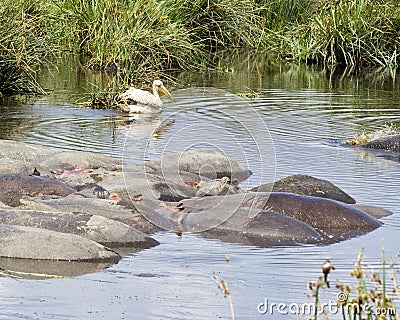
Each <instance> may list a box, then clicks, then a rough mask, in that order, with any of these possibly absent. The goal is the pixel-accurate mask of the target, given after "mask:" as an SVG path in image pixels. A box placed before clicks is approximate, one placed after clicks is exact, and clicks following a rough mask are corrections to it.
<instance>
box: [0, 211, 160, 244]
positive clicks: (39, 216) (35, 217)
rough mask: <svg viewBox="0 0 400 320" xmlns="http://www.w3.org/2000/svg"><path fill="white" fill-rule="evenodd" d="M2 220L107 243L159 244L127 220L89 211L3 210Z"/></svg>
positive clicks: (0, 218)
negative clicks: (122, 221) (77, 212)
mask: <svg viewBox="0 0 400 320" xmlns="http://www.w3.org/2000/svg"><path fill="white" fill-rule="evenodd" d="M0 224H9V225H19V226H25V227H35V228H42V229H47V230H53V231H58V232H63V233H71V234H77V235H80V236H82V237H84V238H87V239H90V240H93V241H95V242H97V243H100V244H102V245H104V246H107V247H135V248H151V247H154V246H156V245H158V244H159V243H158V242H157V241H156V240H154V239H152V238H150V237H149V236H148V235H146V234H144V233H143V232H140V231H138V230H136V229H134V228H132V227H130V226H128V225H126V224H123V223H121V222H118V221H114V220H111V219H107V218H105V217H102V216H97V215H90V214H71V213H62V212H54V213H51V212H40V211H30V210H12V211H11V210H7V211H4V210H0Z"/></svg>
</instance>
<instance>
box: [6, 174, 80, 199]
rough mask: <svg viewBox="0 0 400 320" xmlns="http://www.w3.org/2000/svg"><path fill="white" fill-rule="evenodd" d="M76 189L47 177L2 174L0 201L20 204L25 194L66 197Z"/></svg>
mask: <svg viewBox="0 0 400 320" xmlns="http://www.w3.org/2000/svg"><path fill="white" fill-rule="evenodd" d="M75 191H76V190H75V189H73V188H71V187H69V186H68V185H66V184H65V183H63V182H61V181H58V180H55V179H49V178H46V177H39V176H33V175H32V176H31V175H26V174H2V175H0V201H1V202H3V203H5V204H7V205H10V206H18V205H20V204H21V203H20V199H21V197H23V196H31V197H35V196H40V195H52V196H60V197H65V196H67V195H69V194H71V193H73V192H75Z"/></svg>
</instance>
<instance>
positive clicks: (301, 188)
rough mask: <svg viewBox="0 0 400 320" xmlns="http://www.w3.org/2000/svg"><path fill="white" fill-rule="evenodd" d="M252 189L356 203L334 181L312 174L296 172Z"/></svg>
mask: <svg viewBox="0 0 400 320" xmlns="http://www.w3.org/2000/svg"><path fill="white" fill-rule="evenodd" d="M250 191H254V192H289V193H296V194H301V195H306V196H314V197H320V198H328V199H332V200H337V201H341V202H344V203H349V204H354V203H356V201H355V200H354V199H353V198H352V197H351V196H349V195H348V194H347V193H346V192H344V191H343V190H341V189H339V188H338V187H336V186H335V185H334V184H333V183H331V182H329V181H326V180H322V179H317V178H314V177H312V176H307V175H303V174H296V175H293V176H289V177H286V178H283V179H280V180H278V181H275V182H273V183H267V184H263V185H261V186H258V187H255V188H253V189H251V190H250Z"/></svg>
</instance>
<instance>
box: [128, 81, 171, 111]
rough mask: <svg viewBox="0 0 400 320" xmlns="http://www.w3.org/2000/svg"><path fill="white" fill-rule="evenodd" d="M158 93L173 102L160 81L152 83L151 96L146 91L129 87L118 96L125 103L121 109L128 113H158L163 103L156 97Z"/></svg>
mask: <svg viewBox="0 0 400 320" xmlns="http://www.w3.org/2000/svg"><path fill="white" fill-rule="evenodd" d="M158 92H161V93H163V94H165V95H166V96H167V97H169V98H170V99H171V100H174V98H173V97H172V95H171V94H170V93H169V91H168V90H167V88H166V87H164V85H163V83H162V82H161V80H154V81H153V94H151V93H150V92H148V91H144V90H140V89H136V88H134V87H130V88H129V89H128V90H126V91H125V92H124V93H122V94H121V95H120V98H121V99H122V100H123V101H124V102H125V105H122V106H121V109H122V110H123V111H125V112H129V113H158V112H160V111H161V108H162V106H163V103H162V101H161V99H160V96H159V95H158Z"/></svg>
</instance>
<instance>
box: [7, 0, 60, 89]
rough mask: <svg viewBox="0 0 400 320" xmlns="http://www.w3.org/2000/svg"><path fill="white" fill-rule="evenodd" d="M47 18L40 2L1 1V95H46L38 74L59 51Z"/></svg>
mask: <svg viewBox="0 0 400 320" xmlns="http://www.w3.org/2000/svg"><path fill="white" fill-rule="evenodd" d="M47 19H48V16H47V12H46V10H45V8H44V6H43V5H42V3H41V1H40V0H20V1H15V0H3V1H1V2H0V93H21V92H22V93H37V92H41V93H43V90H42V89H41V87H40V86H39V85H38V83H37V82H36V77H35V76H36V72H37V71H38V69H39V66H40V64H41V63H43V62H45V61H46V60H47V59H48V58H49V57H50V56H52V55H54V54H55V52H56V48H55V47H54V46H53V45H52V41H51V37H50V36H49V35H48V34H47V33H46V21H47Z"/></svg>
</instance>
